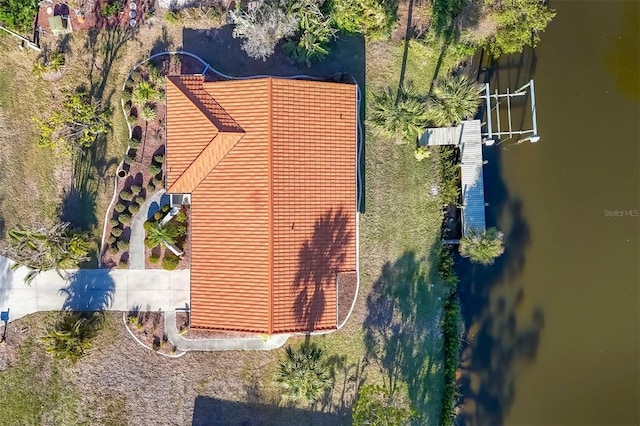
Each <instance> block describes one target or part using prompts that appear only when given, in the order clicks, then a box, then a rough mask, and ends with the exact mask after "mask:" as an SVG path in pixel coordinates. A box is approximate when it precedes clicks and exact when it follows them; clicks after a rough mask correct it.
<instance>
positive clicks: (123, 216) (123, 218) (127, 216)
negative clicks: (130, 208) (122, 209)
mask: <svg viewBox="0 0 640 426" xmlns="http://www.w3.org/2000/svg"><path fill="white" fill-rule="evenodd" d="M118 220H119V221H120V223H122V224H123V225H126V224H127V223H129V222H131V215H130V214H126V213H122V214H120V216H118Z"/></svg>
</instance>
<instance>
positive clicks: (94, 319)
mask: <svg viewBox="0 0 640 426" xmlns="http://www.w3.org/2000/svg"><path fill="white" fill-rule="evenodd" d="M101 318H102V317H101V315H100V314H99V313H94V314H93V315H92V316H91V317H89V318H87V317H82V316H81V315H79V314H77V313H73V314H65V315H64V317H63V318H62V320H61V321H60V322H59V323H58V324H56V326H55V328H54V329H51V330H49V331H48V332H47V335H46V336H44V337H43V338H42V340H43V341H44V342H45V346H46V351H47V352H49V353H50V354H51V355H52V356H53V357H54V358H56V359H68V360H69V361H71V362H72V363H74V364H75V363H76V362H78V360H79V359H80V358H82V357H84V356H86V355H87V354H88V353H89V351H90V350H91V349H92V347H93V345H92V344H91V342H90V340H91V339H92V338H93V337H95V335H96V334H97V329H98V327H99V326H100V324H101Z"/></svg>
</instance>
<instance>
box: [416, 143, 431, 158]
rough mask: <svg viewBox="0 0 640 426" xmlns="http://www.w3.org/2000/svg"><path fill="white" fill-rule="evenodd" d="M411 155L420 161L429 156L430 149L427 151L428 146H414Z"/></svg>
mask: <svg viewBox="0 0 640 426" xmlns="http://www.w3.org/2000/svg"><path fill="white" fill-rule="evenodd" d="M413 156H414V157H415V159H416V160H418V161H422V160H424V159H425V158H429V157H430V156H431V151H429V148H427V147H426V146H419V147H417V148H416V150H415V152H414V153H413Z"/></svg>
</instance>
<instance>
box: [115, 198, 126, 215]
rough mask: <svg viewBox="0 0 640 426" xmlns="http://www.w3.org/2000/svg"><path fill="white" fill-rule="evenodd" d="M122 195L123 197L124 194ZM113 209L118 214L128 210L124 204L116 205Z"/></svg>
mask: <svg viewBox="0 0 640 426" xmlns="http://www.w3.org/2000/svg"><path fill="white" fill-rule="evenodd" d="M120 195H122V194H120ZM120 198H122V197H120ZM113 209H114V210H115V211H117V212H118V213H122V212H123V211H124V210H125V209H126V207H125V205H124V204H122V203H118V204H116V205H115V206H114V207H113Z"/></svg>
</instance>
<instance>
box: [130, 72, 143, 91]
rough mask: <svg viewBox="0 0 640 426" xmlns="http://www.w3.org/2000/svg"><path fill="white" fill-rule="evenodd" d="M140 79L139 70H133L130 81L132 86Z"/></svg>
mask: <svg viewBox="0 0 640 426" xmlns="http://www.w3.org/2000/svg"><path fill="white" fill-rule="evenodd" d="M140 79H141V75H140V71H139V70H137V69H136V70H135V71H133V72H132V73H131V79H130V81H131V83H132V87H133V85H134V84H135V83H137V82H139V81H140Z"/></svg>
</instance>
